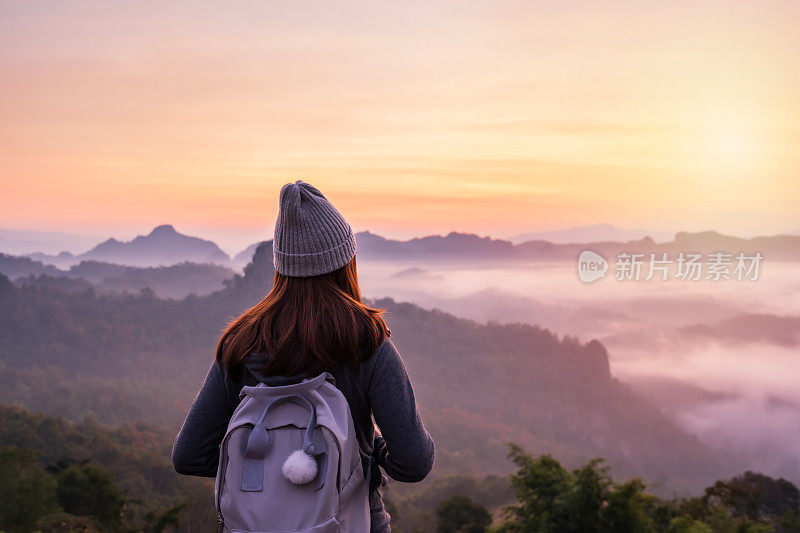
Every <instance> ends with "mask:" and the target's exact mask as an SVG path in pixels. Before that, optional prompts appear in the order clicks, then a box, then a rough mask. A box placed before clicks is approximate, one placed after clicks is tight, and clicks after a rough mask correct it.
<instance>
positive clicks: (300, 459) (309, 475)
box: [281, 450, 317, 485]
mask: <svg viewBox="0 0 800 533" xmlns="http://www.w3.org/2000/svg"><path fill="white" fill-rule="evenodd" d="M281 471H282V472H283V477H285V478H286V479H288V480H289V481H291V482H292V483H294V484H295V485H305V484H306V483H308V482H310V481H311V480H313V479H314V478H315V477H317V461H316V459H314V458H313V457H311V456H310V455H308V454H307V453H306V452H305V451H304V450H295V451H293V452H292V453H291V454H289V457H287V458H286V461H284V462H283V467H282V468H281Z"/></svg>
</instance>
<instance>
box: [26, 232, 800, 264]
mask: <svg viewBox="0 0 800 533" xmlns="http://www.w3.org/2000/svg"><path fill="white" fill-rule="evenodd" d="M587 228H589V230H587V232H583V234H584V236H587V237H588V236H590V235H592V234H597V235H599V234H608V233H609V232H607V231H600V232H596V231H595V232H593V231H591V228H596V226H590V227H587ZM580 233H581V232H576V233H575V235H578V234H580ZM612 233H613V232H612ZM622 234H625V232H622V233H620V235H622ZM529 235H534V234H529ZM539 235H543V234H539ZM553 238H554V239H555V237H553ZM356 240H357V241H358V250H359V257H360V258H363V259H366V260H414V259H425V260H428V261H449V260H459V261H463V260H467V261H487V260H488V261H498V260H502V261H559V260H568V261H573V260H575V259H576V258H577V256H578V255H579V254H580V252H581V251H583V250H585V249H591V250H593V251H595V252H597V253H600V254H601V255H603V256H605V257H606V259H608V260H611V258H613V257H615V256H617V255H618V254H619V253H622V252H626V253H643V254H650V253H656V254H662V253H667V254H670V255H671V256H672V255H675V254H678V253H680V252H686V253H689V252H697V253H702V254H709V253H715V252H720V251H721V252H726V253H732V254H736V253H738V252H745V253H747V254H753V253H755V252H760V253H761V254H762V256H764V258H765V259H766V260H780V261H797V260H800V235H791V234H786V235H775V236H765V237H754V238H751V239H743V238H739V237H732V236H728V235H723V234H721V233H718V232H715V231H704V232H695V233H689V232H679V233H677V234H676V235H675V236H674V238H673V239H672V240H665V241H661V242H656V240H654V239H653V238H652V237H650V236H644V237H642V238H639V239H635V240H626V241H622V240H601V241H597V240H591V241H583V242H576V243H570V244H567V243H559V242H553V241H551V240H546V239H542V238H537V239H534V240H525V241H523V242H512V240H504V239H495V238H492V237H481V236H478V235H475V234H472V233H459V232H451V233H449V234H447V235H444V236H443V235H429V236H425V237H415V238H413V239H408V240H395V239H387V238H385V237H382V236H380V235H377V234H374V233H371V232H369V231H363V232H360V233H357V234H356ZM264 242H271V241H260V242H255V243H253V244H251V245H250V246H248V247H247V248H245V249H244V250H242V251H241V252H239V253H237V254H236V255H235V256H234V257H233V258H231V257H229V256H228V255H227V254H226V253H225V252H223V251H222V250H221V249H220V247H219V246H217V245H216V244H215V243H214V242H212V241H210V240H205V239H201V238H199V237H191V236H188V235H184V234H182V233H179V232H178V231H177V230H175V228H174V227H173V226H171V225H169V224H164V225H161V226H158V227H156V228H155V229H153V230H152V231H151V232H150V233H149V234H148V235H140V236H138V237H136V238H135V239H133V240H131V241H128V242H123V241H119V240H116V239H114V238H109V239H108V240H106V241H104V242H102V243H100V244H98V245H97V246H95V247H94V248H92V249H90V250H88V251H87V252H84V253H81V254H78V255H73V254H72V253H70V252H61V253H60V254H57V255H51V254H44V253H32V254H27V257H30V258H31V259H34V260H37V261H41V262H42V263H45V264H51V265H55V266H58V267H60V268H69V267H71V266H72V265H75V264H78V263H80V262H81V261H84V260H94V261H101V262H107V263H115V264H122V265H129V266H168V265H173V264H178V263H183V262H187V261H188V262H192V263H213V264H219V265H223V266H226V267H229V268H234V269H236V270H241V269H242V268H243V267H244V266H245V265H246V264H247V263H248V262H249V261H250V260H251V259H252V257H253V254H254V252H255V250H256V248H257V247H258V246H259V245H261V244H263V243H264Z"/></svg>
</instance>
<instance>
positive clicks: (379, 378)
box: [172, 339, 434, 531]
mask: <svg viewBox="0 0 800 533" xmlns="http://www.w3.org/2000/svg"><path fill="white" fill-rule="evenodd" d="M267 357H268V356H267V355H265V354H257V353H251V354H249V355H248V356H246V357H245V359H244V364H243V365H242V368H241V369H240V371H239V372H238V373H237V374H238V375H235V376H232V375H228V373H227V372H225V369H224V367H223V366H222V364H221V363H219V362H218V361H216V360H215V361H214V362H213V363H212V364H211V368H210V369H209V371H208V375H207V376H206V379H205V383H203V386H202V388H201V389H200V392H199V393H198V394H197V397H196V398H195V399H194V402H193V403H192V406H191V408H190V409H189V414H188V415H187V416H186V420H184V422H183V426H182V427H181V429H180V432H179V433H178V435H177V437H176V438H175V443H174V445H173V448H172V464H173V466H174V468H175V470H176V471H177V472H178V473H180V474H186V475H192V476H204V477H215V476H216V474H217V464H218V461H219V445H220V443H221V442H222V439H223V437H224V436H225V431H226V429H227V425H228V421H229V420H230V418H231V415H232V414H233V411H234V409H236V406H237V405H239V392H240V391H241V389H242V387H243V386H244V385H251V386H252V385H256V384H257V383H258V382H259V381H262V382H264V383H265V384H267V385H273V386H275V385H286V384H289V383H296V382H298V381H301V380H302V379H304V378H310V377H313V376H312V375H310V374H300V375H297V376H293V377H282V376H265V375H263V374H262V373H261V372H260V370H259V369H260V368H262V367H263V365H264V363H265V362H266V360H267ZM329 372H330V373H331V374H332V375H333V377H334V378H335V379H336V387H337V388H338V389H339V390H340V391H342V394H343V395H344V397H345V398H346V399H347V403H348V404H349V405H350V411H351V413H352V415H353V423H354V426H355V430H356V437H357V439H358V444H359V448H360V450H361V452H362V459H363V463H364V475H365V476H368V478H369V479H370V488H369V493H370V510H371V513H372V531H389V515H388V513H386V511H385V509H384V506H383V501H382V499H381V493H380V491H379V490H378V488H379V487H380V486H381V485H384V484H385V483H386V479H385V478H384V477H383V476H382V475H381V473H380V469H379V468H378V467H379V466H380V467H383V469H384V471H385V472H386V474H388V475H389V476H390V477H391V478H392V479H395V480H397V481H405V482H414V481H421V480H422V479H424V478H425V476H427V475H428V473H429V472H430V471H431V469H432V468H433V451H434V443H433V439H431V436H430V434H428V431H427V430H426V429H425V426H424V425H423V423H422V418H421V417H420V414H419V411H418V410H417V404H416V402H415V400H414V391H413V389H412V388H411V381H410V380H409V378H408V373H407V372H406V368H405V365H404V364H403V360H402V359H401V357H400V354H399V353H398V351H397V348H396V347H395V345H394V344H393V343H392V341H391V340H389V339H386V340H385V341H384V342H383V344H381V345H380V346H379V347H378V349H377V350H376V351H375V353H374V354H373V355H372V356H371V357H370V358H369V360H367V361H366V362H364V363H362V364H361V365H359V367H358V370H356V371H353V370H352V369H351V368H350V366H349V365H348V364H347V363H346V362H345V361H340V362H339V363H337V364H336V365H335V366H334V367H333V368H331V369H329ZM373 417H374V421H375V423H376V424H377V425H378V428H379V429H380V434H378V433H377V432H376V431H375V426H374V424H373Z"/></svg>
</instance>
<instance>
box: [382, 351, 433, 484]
mask: <svg viewBox="0 0 800 533" xmlns="http://www.w3.org/2000/svg"><path fill="white" fill-rule="evenodd" d="M368 399H369V402H370V407H371V408H372V413H373V416H374V417H375V423H376V424H377V425H378V428H379V429H380V435H378V436H376V438H375V441H374V446H375V450H374V452H373V455H374V456H375V457H376V459H377V461H378V464H379V465H380V466H382V467H383V469H384V470H385V471H386V473H387V474H388V475H389V476H390V477H391V478H392V479H395V480H397V481H404V482H414V481H422V480H423V479H424V478H425V476H427V475H428V473H429V472H430V471H431V469H432V468H433V451H434V442H433V439H432V438H431V436H430V434H429V433H428V431H427V430H426V429H425V426H424V425H423V423H422V417H421V416H420V414H419V410H418V409H417V404H416V401H415V400H414V390H413V389H412V387H411V380H410V379H409V377H408V373H407V371H406V367H405V365H404V364H403V360H402V359H401V358H400V354H399V353H398V351H397V348H396V347H395V346H394V344H393V343H392V341H391V340H389V339H387V340H386V341H385V342H384V343H383V345H381V348H380V349H379V350H378V353H377V354H375V361H374V368H373V372H372V377H371V379H370V385H369V393H368Z"/></svg>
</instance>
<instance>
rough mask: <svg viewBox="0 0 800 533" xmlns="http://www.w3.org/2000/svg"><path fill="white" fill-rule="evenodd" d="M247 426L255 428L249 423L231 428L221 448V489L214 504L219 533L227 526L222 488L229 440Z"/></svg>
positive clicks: (218, 490) (226, 465)
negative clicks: (238, 430)
mask: <svg viewBox="0 0 800 533" xmlns="http://www.w3.org/2000/svg"><path fill="white" fill-rule="evenodd" d="M247 426H250V427H253V424H251V423H249V422H247V423H244V424H240V425H238V426H236V427H235V428H231V430H230V431H228V434H227V435H225V438H224V439H223V440H222V445H221V447H220V458H219V460H220V462H221V464H220V469H219V476H220V479H219V488H218V489H217V497H216V501H215V502H214V503H215V504H216V508H217V532H218V533H223V530H224V526H225V520H224V519H223V518H222V509H221V501H222V488H223V486H224V485H225V470H226V468H227V467H228V440H230V438H231V435H232V434H233V432H234V431H236V430H237V429H241V428H244V427H247Z"/></svg>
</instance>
